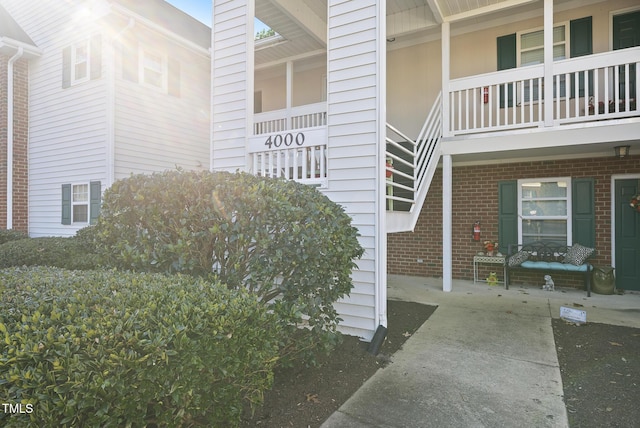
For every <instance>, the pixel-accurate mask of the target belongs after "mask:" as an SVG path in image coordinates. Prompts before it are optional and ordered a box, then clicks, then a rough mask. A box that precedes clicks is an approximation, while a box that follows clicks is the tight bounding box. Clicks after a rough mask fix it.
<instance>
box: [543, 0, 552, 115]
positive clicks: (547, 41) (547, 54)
mask: <svg viewBox="0 0 640 428" xmlns="http://www.w3.org/2000/svg"><path fill="white" fill-rule="evenodd" d="M544 83H545V85H544V126H553V0H544Z"/></svg>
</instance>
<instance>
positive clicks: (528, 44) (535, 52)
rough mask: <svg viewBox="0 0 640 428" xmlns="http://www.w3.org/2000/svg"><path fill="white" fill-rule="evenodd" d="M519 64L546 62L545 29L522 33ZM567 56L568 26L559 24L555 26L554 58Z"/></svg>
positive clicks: (558, 58) (559, 58)
mask: <svg viewBox="0 0 640 428" xmlns="http://www.w3.org/2000/svg"><path fill="white" fill-rule="evenodd" d="M519 42H520V46H519V55H518V61H519V66H521V67H522V66H526V65H533V64H542V63H543V62H544V31H543V30H536V31H528V32H523V33H520V37H519ZM566 57H567V26H566V25H564V24H563V25H558V26H556V27H554V28H553V60H554V61H558V60H561V59H565V58H566Z"/></svg>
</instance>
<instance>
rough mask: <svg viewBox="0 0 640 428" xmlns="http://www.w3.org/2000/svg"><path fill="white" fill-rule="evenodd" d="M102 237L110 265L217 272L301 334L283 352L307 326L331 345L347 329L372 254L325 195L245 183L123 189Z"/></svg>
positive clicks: (162, 181) (175, 177)
mask: <svg viewBox="0 0 640 428" xmlns="http://www.w3.org/2000/svg"><path fill="white" fill-rule="evenodd" d="M95 227H96V231H95V233H96V236H97V241H98V250H99V252H100V253H101V255H102V256H104V257H105V258H106V259H107V260H108V263H109V264H112V265H114V266H117V267H119V268H121V269H134V270H137V271H151V272H154V271H155V272H186V273H190V274H194V275H202V276H207V275H211V273H212V270H213V272H214V273H215V274H216V275H217V277H218V278H219V279H220V280H221V282H223V283H224V284H227V285H228V286H229V287H232V288H236V289H239V288H246V289H248V290H249V291H251V292H252V293H254V294H255V295H257V296H258V298H259V299H260V300H261V301H262V302H264V303H268V302H270V304H272V307H273V308H274V310H275V311H276V313H277V314H278V315H279V316H280V320H281V321H282V322H283V323H284V324H286V325H288V326H290V327H292V328H291V329H290V331H289V332H288V333H287V335H286V337H287V341H288V343H284V344H283V347H284V348H288V345H292V343H291V340H292V339H291V338H292V337H294V335H293V334H292V333H293V330H294V328H295V326H298V325H301V324H305V325H308V326H309V327H310V329H311V332H312V335H311V338H310V339H309V340H310V341H311V342H313V343H317V344H327V343H330V342H331V340H332V339H333V338H334V336H335V335H334V333H336V327H337V323H338V322H339V318H338V316H337V312H336V311H335V309H334V308H333V303H334V302H336V301H337V300H338V299H340V298H342V297H344V296H345V295H348V293H349V292H350V290H351V288H352V286H353V285H352V281H351V271H352V269H353V268H355V266H356V265H355V263H354V259H357V258H359V257H361V256H362V254H363V249H362V247H361V246H360V244H359V242H358V239H357V235H358V234H357V230H356V229H355V228H354V227H352V226H351V218H350V217H349V216H348V215H347V214H346V213H345V212H344V210H343V209H342V208H341V207H340V206H339V205H337V204H335V203H334V202H332V201H331V200H329V199H328V198H327V197H326V196H324V195H323V194H322V193H320V192H318V191H317V190H316V189H314V188H312V187H310V186H306V185H302V184H299V183H296V182H293V181H285V180H275V179H268V178H260V177H255V176H252V175H249V174H243V173H237V174H231V173H225V172H217V173H211V172H182V171H167V172H163V173H156V174H153V175H134V176H131V177H129V178H127V179H124V180H120V181H117V182H116V183H114V184H113V186H111V187H110V188H109V189H108V190H107V191H106V192H105V194H104V202H103V206H102V211H101V217H100V219H99V221H98V224H97V225H96V226H95ZM303 320H304V321H303ZM296 337H297V336H296ZM311 342H307V343H304V344H299V345H301V346H302V347H306V346H308V345H309V344H310V343H311Z"/></svg>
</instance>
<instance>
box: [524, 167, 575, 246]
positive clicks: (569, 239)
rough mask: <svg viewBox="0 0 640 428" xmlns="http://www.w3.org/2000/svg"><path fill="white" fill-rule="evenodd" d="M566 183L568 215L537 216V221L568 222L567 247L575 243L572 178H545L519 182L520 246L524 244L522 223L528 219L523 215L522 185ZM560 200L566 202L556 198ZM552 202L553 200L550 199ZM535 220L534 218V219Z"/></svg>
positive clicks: (527, 179)
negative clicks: (573, 234)
mask: <svg viewBox="0 0 640 428" xmlns="http://www.w3.org/2000/svg"><path fill="white" fill-rule="evenodd" d="M556 181H566V183H567V197H566V199H567V215H566V216H536V217H535V219H536V220H566V221H567V242H566V245H571V242H573V236H572V231H573V225H572V217H573V213H572V207H571V206H572V199H571V198H572V197H571V187H572V186H571V177H545V178H526V179H520V180H518V244H519V245H522V244H523V239H522V222H523V221H524V220H526V219H527V218H528V216H525V215H524V214H523V213H522V185H523V184H526V183H540V182H556ZM555 199H558V200H564V198H555ZM550 200H551V199H550ZM532 218H533V217H532Z"/></svg>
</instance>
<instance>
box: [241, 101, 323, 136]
mask: <svg viewBox="0 0 640 428" xmlns="http://www.w3.org/2000/svg"><path fill="white" fill-rule="evenodd" d="M253 122H254V125H253V134H254V135H261V134H269V133H274V132H282V131H288V130H293V129H301V128H313V127H317V126H326V125H327V103H326V102H322V103H315V104H307V105H303V106H298V107H293V108H291V109H289V110H287V109H282V110H273V111H268V112H264V113H257V114H256V115H254V116H253Z"/></svg>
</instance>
